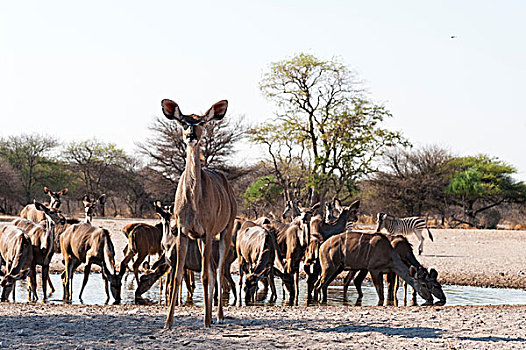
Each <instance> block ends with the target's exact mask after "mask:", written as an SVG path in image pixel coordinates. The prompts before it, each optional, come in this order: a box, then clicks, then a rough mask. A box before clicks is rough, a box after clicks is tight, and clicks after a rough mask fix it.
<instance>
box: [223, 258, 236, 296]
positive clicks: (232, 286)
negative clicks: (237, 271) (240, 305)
mask: <svg viewBox="0 0 526 350" xmlns="http://www.w3.org/2000/svg"><path fill="white" fill-rule="evenodd" d="M229 270H230V267H229V268H228V269H226V270H225V278H226V280H227V282H228V285H229V286H230V290H231V291H232V295H233V296H234V302H233V303H232V305H236V301H237V300H236V298H237V293H236V283H235V282H234V279H233V278H232V275H231V274H230V271H229ZM229 298H230V296H229Z"/></svg>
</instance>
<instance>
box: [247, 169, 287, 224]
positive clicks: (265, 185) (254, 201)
mask: <svg viewBox="0 0 526 350" xmlns="http://www.w3.org/2000/svg"><path fill="white" fill-rule="evenodd" d="M282 192H283V188H282V187H281V186H280V185H279V184H278V183H277V182H276V178H275V177H274V176H262V177H260V178H258V179H257V180H256V181H254V183H252V185H250V186H249V187H248V188H247V189H246V191H245V193H243V195H242V197H243V201H244V204H245V206H246V207H248V208H249V209H252V210H253V211H254V214H255V217H258V216H259V213H260V212H261V211H262V210H265V209H268V206H269V204H270V203H275V202H276V201H278V200H279V197H280V196H281V193H282Z"/></svg>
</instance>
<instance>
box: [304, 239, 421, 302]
mask: <svg viewBox="0 0 526 350" xmlns="http://www.w3.org/2000/svg"><path fill="white" fill-rule="evenodd" d="M319 258H320V266H321V275H320V278H319V279H318V282H316V286H315V292H314V297H315V299H317V298H318V294H319V292H320V291H321V292H322V293H323V298H322V301H323V302H326V301H327V287H328V286H329V284H330V283H331V282H332V281H333V280H334V279H335V278H336V277H337V276H338V274H340V273H341V272H342V271H344V270H368V271H369V273H370V274H371V278H372V280H373V284H374V286H375V288H376V291H377V293H378V297H379V298H380V300H379V301H378V305H383V302H384V293H383V275H384V274H386V273H390V272H392V273H395V274H397V275H398V276H400V278H402V279H403V280H404V281H407V282H408V283H409V284H410V285H411V286H412V287H413V288H414V289H415V290H416V291H417V293H418V294H420V296H421V297H422V298H424V299H425V300H429V298H430V297H431V293H430V291H429V288H428V286H427V282H426V280H425V278H424V277H423V276H420V275H418V274H417V269H416V268H415V267H414V266H411V267H409V268H408V267H407V265H406V264H404V262H403V261H402V259H401V258H400V256H399V255H398V253H397V252H396V251H395V250H394V248H393V247H392V245H391V242H390V241H389V239H388V238H387V237H386V236H384V235H383V234H381V233H373V234H369V233H360V232H346V233H342V234H339V235H336V236H333V237H331V238H329V239H327V240H326V241H325V242H324V243H323V244H322V245H321V247H320V251H319Z"/></svg>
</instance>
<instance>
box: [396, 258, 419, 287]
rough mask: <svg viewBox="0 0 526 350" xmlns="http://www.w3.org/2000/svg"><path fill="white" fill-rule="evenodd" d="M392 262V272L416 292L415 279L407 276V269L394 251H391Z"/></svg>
mask: <svg viewBox="0 0 526 350" xmlns="http://www.w3.org/2000/svg"><path fill="white" fill-rule="evenodd" d="M392 260H393V270H394V272H395V273H396V274H397V275H398V276H399V277H400V278H401V279H403V280H404V281H405V282H407V283H409V285H411V287H413V288H414V289H415V290H416V289H417V288H416V283H415V279H414V278H413V277H411V276H410V275H409V267H408V266H407V265H406V264H404V262H403V261H402V258H400V255H398V253H397V252H396V251H395V250H394V249H393V250H392Z"/></svg>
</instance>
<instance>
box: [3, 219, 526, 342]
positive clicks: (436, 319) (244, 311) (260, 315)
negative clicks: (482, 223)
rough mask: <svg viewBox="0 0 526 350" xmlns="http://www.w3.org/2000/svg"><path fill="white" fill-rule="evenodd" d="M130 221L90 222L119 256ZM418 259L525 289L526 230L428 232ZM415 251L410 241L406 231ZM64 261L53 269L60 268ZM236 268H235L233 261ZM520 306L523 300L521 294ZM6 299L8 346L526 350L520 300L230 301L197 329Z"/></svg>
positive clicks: (149, 311)
mask: <svg viewBox="0 0 526 350" xmlns="http://www.w3.org/2000/svg"><path fill="white" fill-rule="evenodd" d="M147 221H148V222H153V221H151V220H147ZM129 222H131V221H130V220H105V219H96V220H95V221H94V224H95V225H102V226H104V227H106V228H108V229H109V230H110V232H111V234H112V239H113V241H114V244H115V248H116V251H117V261H118V262H119V261H120V260H121V259H122V248H123V247H124V245H125V243H126V242H125V239H124V235H123V234H122V232H120V230H121V229H122V227H123V226H124V225H126V224H127V223H129ZM432 232H433V235H434V238H435V241H434V242H430V241H429V240H428V239H426V244H425V247H424V254H423V255H422V256H421V257H420V258H419V259H420V261H421V262H422V263H423V264H424V265H426V266H430V267H435V268H436V269H437V270H438V272H439V279H440V280H441V281H442V282H443V283H450V284H466V285H476V286H500V287H513V288H525V287H526V251H525V249H524V248H525V245H526V231H503V230H498V231H497V230H487V231H486V230H432ZM409 238H410V240H411V241H412V242H413V243H414V245H415V247H416V240H415V237H409ZM60 261H61V257H60V256H56V257H55V258H54V263H53V269H54V270H56V271H61V269H62V264H61V262H60ZM233 265H234V266H235V265H236V264H233ZM525 304H526V300H525ZM165 315H166V308H164V307H160V306H134V305H123V306H89V307H87V306H78V305H43V304H21V303H17V304H13V303H3V304H2V305H1V306H0V327H1V328H0V329H2V330H3V332H2V333H0V341H1V345H0V346H2V347H12V348H43V347H45V348H78V349H83V348H86V349H88V348H119V349H121V348H134V349H135V348H173V347H190V348H212V347H214V348H217V346H219V347H220V348H225V347H228V348H251V349H260V348H267V349H269V348H344V347H345V348H353V347H356V348H396V349H416V348H422V349H434V348H440V349H443V348H451V349H454V348H459V349H466V348H473V349H484V348H488V349H490V348H491V349H493V348H506V349H508V348H526V322H525V321H526V306H482V307H480V306H476V307H475V306H463V307H458V306H456V307H448V306H445V307H432V308H425V307H407V308H405V307H344V306H340V307H332V306H330V307H329V306H323V307H321V308H320V307H317V306H314V307H307V308H306V307H295V308H289V307H279V306H274V307H243V308H236V307H228V308H227V310H226V315H227V320H226V321H227V324H226V325H213V326H212V328H211V329H210V330H204V329H203V328H202V310H201V308H200V307H184V308H177V310H176V315H177V319H176V324H175V326H174V329H173V330H164V329H162V326H163V324H164V319H165Z"/></svg>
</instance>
